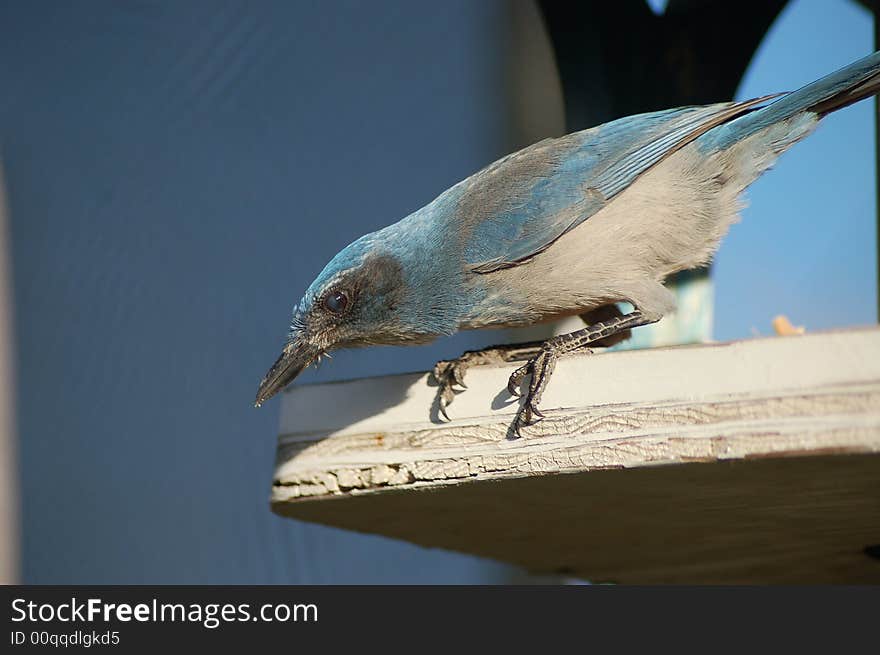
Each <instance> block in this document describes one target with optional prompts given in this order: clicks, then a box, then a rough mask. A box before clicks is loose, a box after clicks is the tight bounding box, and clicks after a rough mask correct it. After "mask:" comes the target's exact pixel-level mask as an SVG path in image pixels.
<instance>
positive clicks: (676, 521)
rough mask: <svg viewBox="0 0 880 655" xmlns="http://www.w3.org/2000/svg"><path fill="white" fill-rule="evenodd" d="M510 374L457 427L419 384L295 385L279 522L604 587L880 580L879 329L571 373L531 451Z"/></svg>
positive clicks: (472, 403) (476, 398)
mask: <svg viewBox="0 0 880 655" xmlns="http://www.w3.org/2000/svg"><path fill="white" fill-rule="evenodd" d="M512 368H513V367H512V366H505V367H498V368H490V367H485V368H478V369H472V370H471V371H469V372H468V380H467V381H468V386H469V389H468V390H467V391H466V392H464V393H462V394H460V395H459V396H458V397H457V398H456V400H455V402H454V403H453V404H452V406H451V407H450V415H451V416H452V417H453V421H451V422H448V423H446V422H440V421H439V420H438V419H437V417H436V404H435V403H434V394H435V392H436V388H435V387H433V386H430V385H429V382H428V379H427V376H425V375H423V374H419V375H404V376H392V377H388V378H376V379H367V380H355V381H351V382H344V383H337V384H329V385H315V386H302V387H294V389H293V390H291V391H290V392H289V393H287V394H285V395H284V396H283V401H282V402H283V406H282V429H281V432H282V434H281V437H280V438H279V449H278V459H277V467H276V472H275V479H274V481H273V487H272V489H273V491H272V508H273V510H274V511H276V512H278V513H280V514H282V515H285V516H291V517H296V518H300V519H304V520H309V521H316V522H320V523H325V524H328V525H334V526H337V527H343V528H348V529H354V530H361V531H366V532H374V533H378V534H383V535H386V536H391V537H397V538H401V539H405V540H408V541H412V542H415V543H419V544H422V545H425V546H432V547H442V548H449V549H453V550H459V551H463V552H468V553H473V554H477V555H483V556H487V557H493V558H496V559H499V560H503V561H508V562H513V563H516V564H520V565H522V566H524V567H526V568H527V569H529V570H531V571H535V572H544V573H546V572H564V573H565V574H567V575H573V576H577V577H581V578H586V579H590V580H594V581H597V580H612V581H618V582H869V581H870V582H880V561H878V560H876V559H872V558H871V557H869V556H868V555H867V554H866V551H865V549H866V547H869V546H872V545H874V544H880V330H877V329H876V328H871V329H862V330H849V331H841V332H832V333H824V334H811V335H806V336H801V337H786V338H768V339H755V340H749V341H742V342H735V343H731V344H713V345H705V346H689V347H679V348H664V349H652V350H646V351H628V352H614V353H603V354H597V355H593V356H579V357H572V358H568V359H563V360H562V361H561V362H560V363H559V365H558V366H557V370H556V373H555V375H554V379H553V381H552V382H551V384H550V387H549V389H548V391H547V393H546V394H545V397H544V402H543V403H542V408H543V409H545V410H548V411H546V414H547V419H546V420H545V421H543V422H542V423H540V424H538V425H537V426H535V427H534V428H531V429H530V430H529V431H528V432H527V436H525V437H524V438H522V439H513V438H511V435H510V432H509V424H510V422H511V420H512V417H513V413H514V409H515V407H514V405H512V404H511V403H510V402H509V399H508V398H507V394H506V391H504V392H500V390H503V389H504V386H505V381H506V377H507V375H508V374H509V372H510V371H511V370H512ZM432 405H433V409H432ZM868 552H873V551H870V550H869V551H868Z"/></svg>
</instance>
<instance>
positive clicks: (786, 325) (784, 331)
mask: <svg viewBox="0 0 880 655" xmlns="http://www.w3.org/2000/svg"><path fill="white" fill-rule="evenodd" d="M773 330H774V331H775V332H776V334H778V335H779V336H780V337H790V336H794V335H796V334H803V333H804V332H806V331H807V330H806V328H804V326H802V325H799V326H798V327H795V326H794V325H792V324H791V321H789V320H788V317H787V316H783V315H782V314H780V315H779V316H777V317H776V318H774V319H773Z"/></svg>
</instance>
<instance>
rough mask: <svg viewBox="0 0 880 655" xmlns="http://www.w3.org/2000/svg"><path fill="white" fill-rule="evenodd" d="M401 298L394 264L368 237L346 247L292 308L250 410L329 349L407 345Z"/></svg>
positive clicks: (401, 281)
mask: <svg viewBox="0 0 880 655" xmlns="http://www.w3.org/2000/svg"><path fill="white" fill-rule="evenodd" d="M406 294H407V285H406V282H405V279H404V275H403V268H402V265H401V263H400V261H399V260H398V259H397V258H396V257H394V256H393V255H391V254H390V253H388V252H387V251H385V250H383V249H382V248H381V247H378V246H377V245H376V243H375V242H374V241H373V240H372V239H371V237H370V235H368V236H366V237H362V238H361V239H359V240H358V241H355V242H354V243H352V244H351V245H349V246H348V247H346V248H345V249H344V250H342V251H341V252H340V253H339V254H337V255H336V256H335V257H334V258H333V259H332V260H331V261H330V263H329V264H327V266H326V267H325V268H324V270H323V271H321V274H320V275H318V277H317V279H316V280H315V281H314V282H312V284H311V286H309V288H308V290H307V291H306V293H305V295H304V296H303V297H302V300H300V301H299V303H298V304H297V305H296V307H295V308H294V310H293V319H292V321H291V326H290V333H289V335H288V339H287V344H286V345H285V346H284V349H283V350H282V351H281V355H280V356H279V357H278V359H277V360H276V362H275V363H274V364H273V365H272V368H270V369H269V372H268V373H266V376H265V377H264V378H263V381H262V383H261V384H260V388H259V390H258V391H257V398H256V405H257V406H259V405H260V404H262V403H263V402H265V401H266V400H268V399H269V398H271V397H272V396H274V395H275V394H276V393H278V392H279V391H281V390H282V389H283V388H284V387H285V386H287V385H288V384H289V383H291V382H292V381H293V380H294V379H295V378H296V377H297V376H298V375H299V374H300V373H301V372H302V371H303V369H305V368H306V367H307V366H309V365H310V364H312V363H313V362H316V361H318V360H319V359H320V358H321V356H322V355H324V354H326V353H327V352H329V351H331V350H334V349H337V348H352V347H357V346H365V345H372V344H388V343H403V342H405V341H408V340H409V341H412V340H413V339H412V334H411V332H412V331H411V330H409V329H407V328H406V327H405V326H404V321H403V320H402V317H401V315H400V311H399V310H400V307H401V305H402V303H403V302H404V299H405V297H406Z"/></svg>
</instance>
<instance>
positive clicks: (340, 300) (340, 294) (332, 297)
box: [324, 291, 348, 314]
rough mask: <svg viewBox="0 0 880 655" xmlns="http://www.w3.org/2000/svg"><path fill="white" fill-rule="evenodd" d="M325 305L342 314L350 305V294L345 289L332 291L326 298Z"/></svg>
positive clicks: (335, 312)
mask: <svg viewBox="0 0 880 655" xmlns="http://www.w3.org/2000/svg"><path fill="white" fill-rule="evenodd" d="M324 307H326V308H327V309H328V310H330V311H331V312H333V313H334V314H341V313H342V312H344V311H345V308H346V307H348V295H346V293H345V291H331V292H330V293H328V294H327V296H326V297H325V298H324Z"/></svg>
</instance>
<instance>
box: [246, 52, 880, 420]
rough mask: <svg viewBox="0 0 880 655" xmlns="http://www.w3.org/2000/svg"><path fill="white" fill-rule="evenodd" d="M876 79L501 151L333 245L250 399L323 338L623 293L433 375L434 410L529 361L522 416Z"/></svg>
mask: <svg viewBox="0 0 880 655" xmlns="http://www.w3.org/2000/svg"><path fill="white" fill-rule="evenodd" d="M878 91H880V52H876V53H874V54H872V55H870V56H868V57H865V58H864V59H861V60H859V61H857V62H855V63H852V64H850V65H849V66H847V67H845V68H843V69H841V70H839V71H837V72H836V73H832V74H831V75H828V76H826V77H824V78H822V79H820V80H819V81H817V82H813V83H812V84H809V85H807V86H805V87H803V88H801V89H800V90H798V91H794V92H792V93H781V94H776V95H771V96H765V97H763V98H756V99H754V100H747V101H745V102H726V103H719V104H712V105H704V106H692V107H680V108H677V109H669V110H665V111H658V112H653V113H646V114H639V115H636V116H629V117H627V118H621V119H619V120H615V121H612V122H610V123H605V124H604V125H600V126H598V127H594V128H592V129H588V130H584V131H582V132H575V133H573V134H569V135H567V136H564V137H561V138H559V139H546V140H544V141H541V142H539V143H536V144H534V145H532V146H530V147H528V148H525V149H523V150H520V151H519V152H515V153H513V154H511V155H508V156H506V157H504V158H502V159H500V160H498V161H496V162H495V163H493V164H490V165H489V166H487V167H486V168H484V169H483V170H481V171H479V172H478V173H475V174H474V175H471V176H470V177H469V178H467V179H465V180H463V181H462V182H459V183H458V184H456V185H455V186H453V187H452V188H450V189H448V190H446V191H444V192H443V193H442V194H440V196H438V197H437V198H436V199H435V200H434V201H433V202H431V203H430V204H428V205H426V206H425V207H423V208H421V209H419V210H418V211H416V212H414V213H413V214H411V215H409V216H407V217H406V218H404V219H403V220H401V221H399V222H397V223H395V224H393V225H390V226H388V227H386V228H383V229H381V230H379V231H377V232H373V233H371V234H367V235H365V236H363V237H361V238H360V239H358V240H357V241H355V242H354V243H352V244H350V245H349V246H347V247H346V248H344V249H343V250H342V251H341V252H339V253H338V254H337V255H336V256H335V257H334V258H333V259H332V260H331V261H330V263H329V264H327V266H326V267H325V268H324V270H323V271H322V272H321V273H320V275H318V277H317V279H315V281H314V282H312V284H311V286H310V287H309V288H308V290H307V291H306V293H305V295H304V296H303V297H302V300H300V301H299V304H298V305H297V306H296V307H295V308H294V311H293V320H292V324H291V328H290V333H289V336H288V340H287V345H286V346H285V347H284V349H283V352H282V353H281V356H280V357H279V358H278V360H277V361H276V362H275V364H274V365H273V366H272V368H271V369H270V370H269V372H268V373H267V374H266V376H265V378H264V379H263V381H262V383H261V384H260V387H259V391H258V392H257V398H256V404H257V405H260V404H261V403H263V402H264V401H265V400H267V399H268V398H270V397H271V396H273V395H274V394H275V393H277V392H278V391H279V390H281V389H282V388H283V387H284V386H285V385H287V384H288V383H290V382H291V381H292V380H293V379H294V378H296V376H297V375H298V374H299V373H300V372H301V371H302V370H303V369H304V368H305V367H306V366H308V365H309V364H311V363H313V362H315V361H316V360H318V359H320V357H321V356H322V355H323V354H325V353H327V352H328V351H330V350H332V349H336V348H350V347H356V346H365V345H372V344H418V343H425V342H428V341H431V340H433V339H434V338H436V337H438V336H441V335H448V334H452V333H453V332H456V331H457V330H465V329H478V328H488V327H512V326H524V325H531V324H535V323H540V322H544V321H552V320H555V319H558V318H561V317H565V316H572V315H584V314H585V313H586V312H589V311H591V310H596V309H601V308H603V307H607V306H610V305H614V304H615V303H619V302H627V303H629V304H631V305H632V307H633V310H632V311H631V312H630V313H628V314H625V315H624V314H622V313H620V312H619V311H612V312H606V314H605V316H604V317H603V318H602V320H597V321H595V322H593V323H592V324H589V325H587V326H586V327H585V328H583V329H581V330H578V331H576V332H572V333H571V334H565V335H561V336H556V337H553V338H551V339H548V340H547V341H544V342H543V343H532V344H519V345H513V346H497V347H493V348H490V349H486V350H484V351H473V352H467V353H465V354H464V355H462V357H461V358H459V359H457V360H454V361H451V362H439V363H438V364H437V366H436V367H435V369H434V376H435V378H436V379H437V382H438V386H439V390H438V398H439V406H440V411H441V412H442V413H443V414H444V416H446V408H447V406H448V405H449V404H450V403H451V402H452V400H453V398H454V394H455V387H456V386H457V385H458V386H464V384H463V382H464V372H465V370H466V369H467V367H468V366H471V365H474V364H480V363H485V362H489V361H498V360H501V361H514V360H524V361H525V363H524V364H523V365H522V366H521V367H520V368H518V369H517V370H516V371H515V372H514V373H513V374H512V375H511V376H510V380H509V384H508V389H509V391H510V393H511V394H513V395H519V387H520V384H521V383H522V382H524V381H525V379H526V378H528V379H529V382H528V388H527V390H526V391H525V394H524V398H523V399H522V401H521V405H520V408H519V411H518V413H517V415H516V419H515V420H514V424H513V426H512V427H513V430H514V431H515V432H516V434H520V430H521V429H522V428H523V427H524V426H527V425H530V424H532V423H534V422H535V421H536V420H538V419H539V418H541V417H542V416H543V415H542V414H541V412H540V411H539V409H538V403H539V401H540V399H541V394H542V393H543V391H544V389H545V388H546V386H547V383H548V381H549V379H550V376H551V374H552V372H553V367H554V365H555V363H556V361H557V359H558V358H559V357H560V356H562V355H565V354H567V353H571V352H574V351H577V350H583V349H586V347H587V346H589V345H591V344H595V343H596V342H597V341H600V340H605V339H609V338H612V339H613V338H615V337H618V336H619V335H620V334H621V333H626V332H627V331H628V330H631V329H632V328H635V327H638V326H642V325H647V324H649V323H654V322H656V321H658V320H660V318H662V317H663V315H664V314H666V313H667V312H669V311H670V310H671V309H673V305H674V301H673V296H672V294H671V293H670V292H669V291H668V290H667V289H666V288H665V287H664V286H663V283H664V280H665V279H666V278H667V277H669V276H670V275H672V274H673V273H676V272H678V271H682V270H685V269H691V268H695V267H698V266H701V265H703V264H705V263H707V262H708V261H709V260H710V259H711V257H712V255H713V253H714V252H715V250H716V249H717V247H718V245H719V242H720V241H721V239H722V237H723V236H724V235H725V233H726V232H727V230H728V228H729V226H730V225H731V223H733V222H734V221H735V220H736V219H737V212H738V210H739V208H740V200H739V198H740V195H741V193H742V192H743V190H744V189H745V188H746V187H747V186H748V185H749V184H751V183H752V182H753V181H754V180H755V179H756V178H757V177H758V176H759V175H761V174H762V173H763V172H764V171H766V170H767V169H768V168H770V166H772V164H773V163H774V161H775V160H776V158H777V157H778V156H779V155H780V154H781V153H782V152H784V151H785V150H787V149H788V148H789V147H791V146H792V145H793V144H794V143H796V142H797V141H799V140H800V139H803V138H804V137H805V136H807V135H808V134H810V133H811V132H812V131H813V130H814V129H815V127H816V125H817V124H818V122H819V121H820V120H821V119H822V118H823V117H824V116H825V115H826V114H828V113H830V112H832V111H835V110H837V109H840V108H841V107H845V106H846V105H849V104H851V103H854V102H856V101H858V100H861V99H863V98H867V97H869V96H872V95H875V94H877V93H878Z"/></svg>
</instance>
